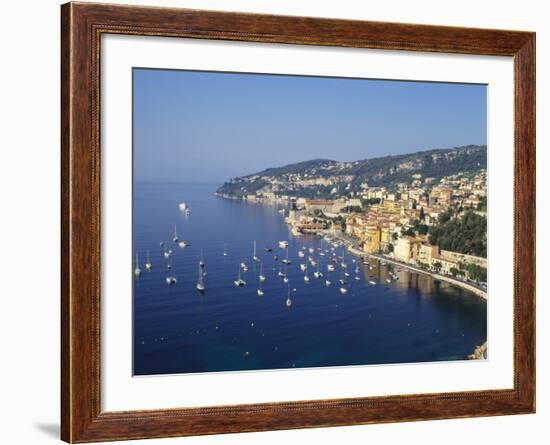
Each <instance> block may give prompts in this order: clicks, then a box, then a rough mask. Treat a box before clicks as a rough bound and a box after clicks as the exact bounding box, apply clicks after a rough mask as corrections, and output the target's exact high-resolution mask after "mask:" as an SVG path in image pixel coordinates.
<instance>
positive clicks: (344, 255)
mask: <svg viewBox="0 0 550 445" xmlns="http://www.w3.org/2000/svg"><path fill="white" fill-rule="evenodd" d="M340 266H341V267H342V269H347V267H348V265H347V264H346V249H345V248H344V251H343V252H342V263H340Z"/></svg>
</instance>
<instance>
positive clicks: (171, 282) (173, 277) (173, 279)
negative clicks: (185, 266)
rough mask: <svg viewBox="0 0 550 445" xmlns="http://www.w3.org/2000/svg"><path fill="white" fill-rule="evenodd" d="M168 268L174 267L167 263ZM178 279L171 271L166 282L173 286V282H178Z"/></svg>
mask: <svg viewBox="0 0 550 445" xmlns="http://www.w3.org/2000/svg"><path fill="white" fill-rule="evenodd" d="M166 268H167V269H168V270H170V269H171V268H172V267H171V266H170V264H167V265H166ZM177 281H178V280H177V279H176V277H175V276H174V275H172V274H170V273H169V274H168V276H167V277H166V284H168V286H171V285H172V284H176V283H177Z"/></svg>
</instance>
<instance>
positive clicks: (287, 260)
mask: <svg viewBox="0 0 550 445" xmlns="http://www.w3.org/2000/svg"><path fill="white" fill-rule="evenodd" d="M281 262H282V263H283V264H291V263H292V262H291V261H290V260H289V259H288V247H287V248H286V258H285V259H284V260H282V261H281Z"/></svg>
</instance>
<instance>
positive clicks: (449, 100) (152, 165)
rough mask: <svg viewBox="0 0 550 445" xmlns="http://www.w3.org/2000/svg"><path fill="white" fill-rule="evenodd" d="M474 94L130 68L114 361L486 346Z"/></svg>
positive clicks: (292, 363) (481, 111) (357, 354)
mask: <svg viewBox="0 0 550 445" xmlns="http://www.w3.org/2000/svg"><path fill="white" fill-rule="evenodd" d="M486 102H487V86H486V85H481V84H459V83H442V82H416V81H398V80H383V79H355V78H334V77H320V76H298V75H274V74H254V73H230V72H205V71H185V70H161V69H150V68H134V69H133V228H132V230H133V252H132V279H133V309H132V310H133V342H134V344H133V366H134V369H133V373H134V375H136V376H147V375H162V374H185V373H205V372H228V371H252V370H255V371H260V370H270V369H293V368H317V367H318V368H322V367H334V366H360V365H363V366H364V365H389V364H399V363H419V362H442V361H456V360H484V359H487V356H488V353H489V348H488V345H487V281H488V277H487V215H488V213H487V212H488V210H487V103H486Z"/></svg>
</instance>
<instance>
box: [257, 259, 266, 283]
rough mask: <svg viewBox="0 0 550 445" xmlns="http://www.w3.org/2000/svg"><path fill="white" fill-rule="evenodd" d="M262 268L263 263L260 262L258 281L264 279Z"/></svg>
mask: <svg viewBox="0 0 550 445" xmlns="http://www.w3.org/2000/svg"><path fill="white" fill-rule="evenodd" d="M263 268H264V263H260V275H258V279H259V280H260V281H265V275H264V274H263Z"/></svg>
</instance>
